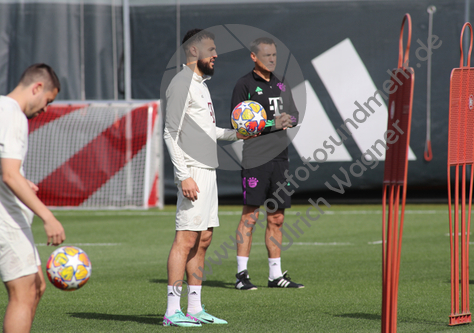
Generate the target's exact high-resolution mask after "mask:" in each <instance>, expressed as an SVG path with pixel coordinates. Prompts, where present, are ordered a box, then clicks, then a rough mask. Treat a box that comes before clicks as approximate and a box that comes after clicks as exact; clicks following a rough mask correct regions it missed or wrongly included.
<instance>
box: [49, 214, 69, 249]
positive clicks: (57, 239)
mask: <svg viewBox="0 0 474 333" xmlns="http://www.w3.org/2000/svg"><path fill="white" fill-rule="evenodd" d="M44 230H45V231H46V236H47V237H48V242H47V243H46V244H47V245H54V246H58V245H59V244H61V243H62V242H64V240H65V239H66V234H65V233H64V229H63V226H62V225H61V223H60V222H59V221H58V220H57V219H56V218H55V217H54V216H53V215H51V217H49V218H48V219H47V220H44Z"/></svg>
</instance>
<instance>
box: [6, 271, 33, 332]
mask: <svg viewBox="0 0 474 333" xmlns="http://www.w3.org/2000/svg"><path fill="white" fill-rule="evenodd" d="M5 287H6V288H7V291H8V305H7V309H6V311H5V320H4V322H3V332H4V333H13V332H14V333H28V332H30V329H31V324H32V322H33V314H34V311H33V308H34V306H35V298H36V274H31V275H27V276H22V277H20V278H18V279H15V280H12V281H8V282H5Z"/></svg>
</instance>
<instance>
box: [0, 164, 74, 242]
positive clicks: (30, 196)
mask: <svg viewBox="0 0 474 333" xmlns="http://www.w3.org/2000/svg"><path fill="white" fill-rule="evenodd" d="M0 162H1V165H2V180H3V182H4V183H5V184H6V185H7V186H8V187H9V188H10V190H11V191H12V192H13V193H14V194H15V196H16V197H17V198H18V199H20V201H21V202H23V203H24V204H25V205H26V206H27V207H28V208H29V209H31V210H32V211H33V213H35V214H36V215H38V216H39V217H40V218H41V219H42V220H43V223H44V229H45V231H46V236H47V237H48V245H50V244H52V245H59V244H61V243H62V242H64V240H65V239H66V235H65V233H64V229H63V226H62V225H61V223H60V222H59V221H58V220H57V219H56V218H55V217H54V215H53V213H51V211H50V210H49V209H48V208H47V207H46V206H45V205H44V204H43V203H42V202H41V200H40V199H38V197H37V196H36V194H35V191H34V189H35V188H37V187H36V185H34V184H33V183H31V182H28V181H27V179H26V178H25V177H23V175H22V174H21V173H20V168H21V160H17V159H12V158H1V159H0ZM33 185H34V186H33Z"/></svg>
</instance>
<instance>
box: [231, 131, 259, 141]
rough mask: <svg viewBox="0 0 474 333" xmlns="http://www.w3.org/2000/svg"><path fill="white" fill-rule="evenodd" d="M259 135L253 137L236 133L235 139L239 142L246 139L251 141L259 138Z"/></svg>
mask: <svg viewBox="0 0 474 333" xmlns="http://www.w3.org/2000/svg"><path fill="white" fill-rule="evenodd" d="M260 134H261V133H258V134H255V135H242V134H240V133H239V132H237V139H240V140H248V139H253V138H256V137H257V136H259V135H260Z"/></svg>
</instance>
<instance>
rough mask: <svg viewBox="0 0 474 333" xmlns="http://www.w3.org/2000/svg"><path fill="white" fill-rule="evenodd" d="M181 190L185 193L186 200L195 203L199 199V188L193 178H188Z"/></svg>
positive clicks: (183, 182)
mask: <svg viewBox="0 0 474 333" xmlns="http://www.w3.org/2000/svg"><path fill="white" fill-rule="evenodd" d="M181 190H182V191H183V195H184V197H185V198H187V199H189V200H191V201H195V200H197V198H198V195H197V194H198V193H199V187H198V186H197V184H196V182H195V181H194V179H192V178H191V177H189V178H186V179H185V180H183V181H182V182H181Z"/></svg>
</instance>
